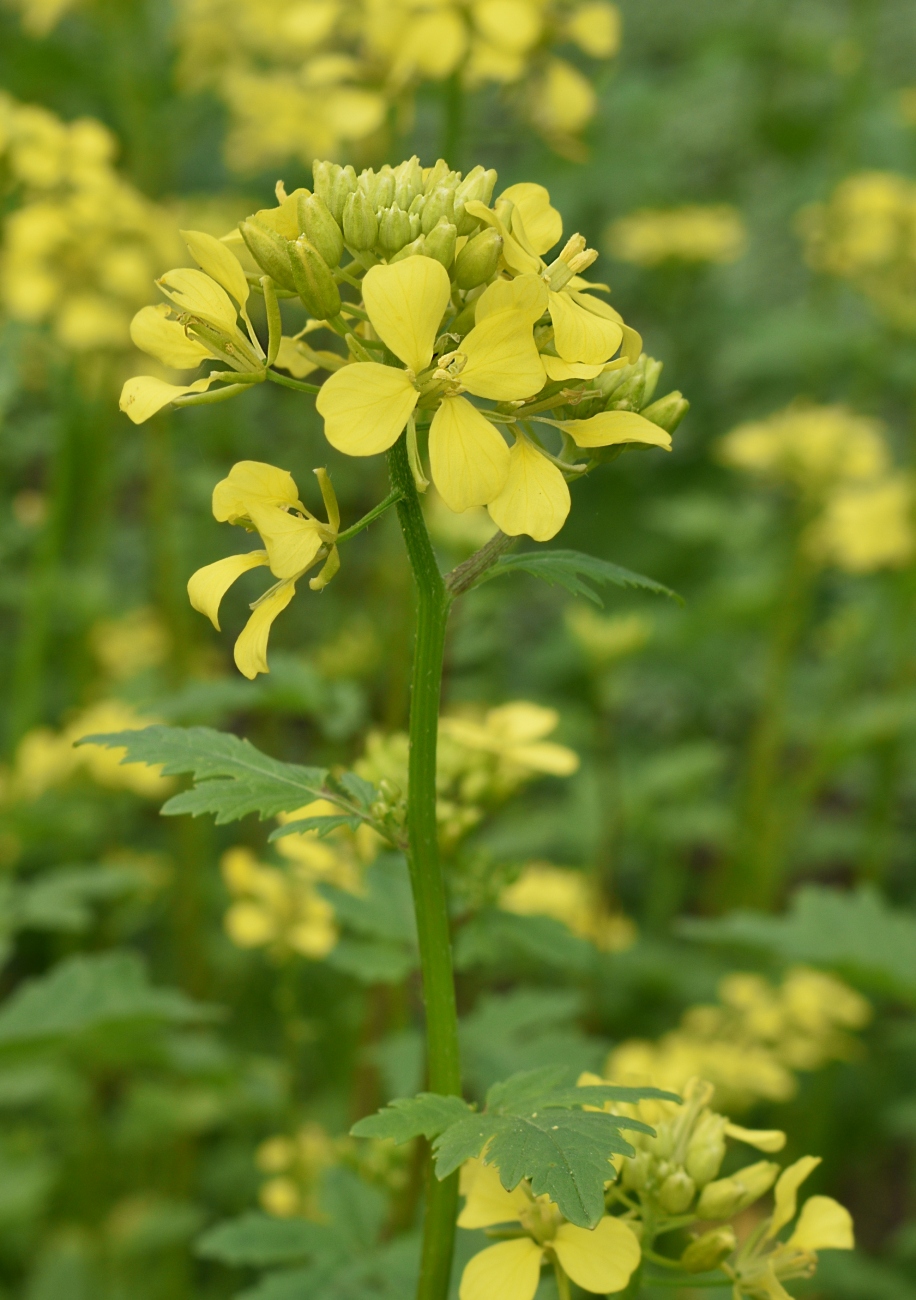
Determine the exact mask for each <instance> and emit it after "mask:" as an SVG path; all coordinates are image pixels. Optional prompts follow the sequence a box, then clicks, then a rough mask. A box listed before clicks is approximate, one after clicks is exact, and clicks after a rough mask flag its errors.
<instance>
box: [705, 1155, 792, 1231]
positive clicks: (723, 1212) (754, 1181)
mask: <svg viewBox="0 0 916 1300" xmlns="http://www.w3.org/2000/svg"><path fill="white" fill-rule="evenodd" d="M778 1173H779V1165H776V1164H773V1162H772V1161H771V1160H758V1162H757V1164H755V1165H748V1166H747V1168H746V1169H740V1170H739V1171H738V1173H737V1174H734V1175H733V1176H732V1177H731V1178H720V1179H718V1180H717V1181H716V1182H714V1183H707V1185H706V1186H705V1187H704V1188H703V1192H702V1194H701V1196H700V1200H699V1203H698V1204H697V1214H698V1215H699V1217H700V1218H701V1219H729V1218H731V1216H732V1215H733V1214H737V1213H738V1211H739V1210H746V1209H747V1207H748V1206H749V1205H753V1203H754V1201H756V1200H759V1198H760V1197H761V1196H763V1194H764V1192H768V1191H769V1190H770V1188H771V1187H772V1186H773V1184H774V1183H775V1181H776V1176H777V1174H778Z"/></svg>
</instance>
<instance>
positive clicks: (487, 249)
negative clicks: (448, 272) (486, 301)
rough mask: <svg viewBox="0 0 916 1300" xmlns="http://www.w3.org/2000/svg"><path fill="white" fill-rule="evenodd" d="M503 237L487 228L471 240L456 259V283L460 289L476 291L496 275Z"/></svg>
mask: <svg viewBox="0 0 916 1300" xmlns="http://www.w3.org/2000/svg"><path fill="white" fill-rule="evenodd" d="M502 247H503V240H502V235H500V234H499V233H498V232H497V231H495V230H494V229H493V227H492V226H487V228H486V229H485V230H481V232H480V234H479V235H475V236H474V237H473V239H469V240H468V242H467V243H466V244H465V246H464V248H462V250H461V252H460V253H459V254H458V256H457V258H456V259H455V283H456V284H457V286H458V288H459V289H476V287H477V285H478V284H486V282H487V281H488V280H489V279H490V277H491V276H493V275H495V274H496V268H497V266H498V265H499V255H500V253H501V252H502Z"/></svg>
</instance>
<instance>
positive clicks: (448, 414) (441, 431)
mask: <svg viewBox="0 0 916 1300" xmlns="http://www.w3.org/2000/svg"><path fill="white" fill-rule="evenodd" d="M429 463H430V467H431V469H432V475H433V482H434V483H435V485H436V488H437V490H438V492H439V495H440V496H441V497H442V500H443V501H444V502H445V504H446V505H447V506H448V508H449V509H450V510H455V511H458V512H460V511H462V510H468V509H469V508H470V507H471V506H485V505H486V504H487V502H488V501H492V500H493V498H494V497H495V496H497V494H498V493H499V492H501V491H502V488H503V485H504V483H505V481H506V476H507V475H508V473H509V448H508V447H507V446H506V444H505V442H504V441H503V439H502V438H501V437H500V435H499V434H498V433H497V431H496V430H495V429H494V428H493V425H492V424H491V423H490V421H489V420H487V419H485V418H484V416H482V415H481V413H480V411H478V410H477V408H476V406H472V405H471V403H470V402H469V401H468V400H467V398H465V397H447V398H445V400H444V401H443V403H442V405H441V406H440V407H439V409H438V411H437V412H436V414H435V415H434V416H433V422H432V425H431V426H430V430H429Z"/></svg>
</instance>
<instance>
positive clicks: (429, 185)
mask: <svg viewBox="0 0 916 1300" xmlns="http://www.w3.org/2000/svg"><path fill="white" fill-rule="evenodd" d="M450 177H453V178H454V179H453V180H452V184H451V188H452V189H454V188H455V185H456V183H457V177H458V173H457V172H453V171H452V170H451V169H450V168H449V165H448V163H447V162H446V161H445V159H444V158H438V159H437V160H436V165H435V167H431V168H430V169H429V175H428V176H427V178H426V181H425V184H424V186H423V190H424V192H425V193H426V194H432V192H433V190H434V189H435V188H436V187H437V186H438V185H447V184H448V183H449V178H450Z"/></svg>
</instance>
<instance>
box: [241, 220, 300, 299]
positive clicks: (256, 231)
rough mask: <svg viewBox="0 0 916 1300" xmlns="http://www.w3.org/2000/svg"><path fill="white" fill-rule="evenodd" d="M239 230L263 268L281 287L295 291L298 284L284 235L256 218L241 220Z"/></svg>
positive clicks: (249, 249)
mask: <svg viewBox="0 0 916 1300" xmlns="http://www.w3.org/2000/svg"><path fill="white" fill-rule="evenodd" d="M239 231H240V232H241V236H242V238H243V239H244V241H245V243H246V245H247V247H248V251H249V253H250V254H251V256H252V257H253V258H254V260H255V261H256V262H257V264H258V266H259V267H260V268H261V270H262V271H264V272H265V273H266V274H267V275H269V276H270V278H271V279H272V280H273V282H274V284H276V285H279V287H280V288H281V289H287V290H289V291H290V292H293V293H295V291H296V286H295V284H294V283H293V275H292V271H291V270H290V265H289V256H288V255H287V252H286V244H287V241H286V240H285V239H284V238H283V236H282V235H279V234H277V232H276V230H271V228H270V227H269V226H262V225H261V223H260V221H257V220H255V219H254V218H249V220H248V221H241V222H239Z"/></svg>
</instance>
